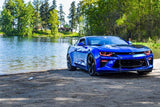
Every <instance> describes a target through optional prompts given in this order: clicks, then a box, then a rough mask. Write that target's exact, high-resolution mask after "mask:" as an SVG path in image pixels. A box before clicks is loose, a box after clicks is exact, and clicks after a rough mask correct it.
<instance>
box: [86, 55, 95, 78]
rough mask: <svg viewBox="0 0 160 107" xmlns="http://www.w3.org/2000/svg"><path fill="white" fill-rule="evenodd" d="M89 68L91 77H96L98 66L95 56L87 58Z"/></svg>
mask: <svg viewBox="0 0 160 107" xmlns="http://www.w3.org/2000/svg"><path fill="white" fill-rule="evenodd" d="M87 67H88V73H89V75H90V76H95V75H96V66H95V61H94V57H93V55H91V54H90V55H89V56H88V58H87Z"/></svg>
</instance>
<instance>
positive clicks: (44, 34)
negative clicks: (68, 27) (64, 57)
mask: <svg viewBox="0 0 160 107" xmlns="http://www.w3.org/2000/svg"><path fill="white" fill-rule="evenodd" d="M77 36H79V34H78V33H76V32H73V33H71V32H63V33H61V32H59V33H58V34H57V35H52V34H51V31H50V30H47V31H41V30H40V31H36V32H34V33H33V37H56V38H59V37H77Z"/></svg>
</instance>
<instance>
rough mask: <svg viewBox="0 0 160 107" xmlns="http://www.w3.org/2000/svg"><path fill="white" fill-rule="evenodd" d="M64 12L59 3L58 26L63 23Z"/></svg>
mask: <svg viewBox="0 0 160 107" xmlns="http://www.w3.org/2000/svg"><path fill="white" fill-rule="evenodd" d="M64 15H65V13H64V11H63V5H62V4H60V6H59V21H60V27H62V26H63V25H64V24H65V16H64Z"/></svg>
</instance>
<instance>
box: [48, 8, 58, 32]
mask: <svg viewBox="0 0 160 107" xmlns="http://www.w3.org/2000/svg"><path fill="white" fill-rule="evenodd" d="M48 22H49V24H50V25H51V34H52V35H57V33H58V24H59V21H58V15H57V10H52V11H50V18H49V21H48Z"/></svg>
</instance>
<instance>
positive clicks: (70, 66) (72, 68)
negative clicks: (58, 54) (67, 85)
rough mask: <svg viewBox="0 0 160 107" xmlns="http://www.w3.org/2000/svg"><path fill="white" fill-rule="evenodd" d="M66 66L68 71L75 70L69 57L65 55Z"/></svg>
mask: <svg viewBox="0 0 160 107" xmlns="http://www.w3.org/2000/svg"><path fill="white" fill-rule="evenodd" d="M67 67H68V70H69V71H75V70H76V67H74V66H72V62H71V58H70V56H69V55H67Z"/></svg>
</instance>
